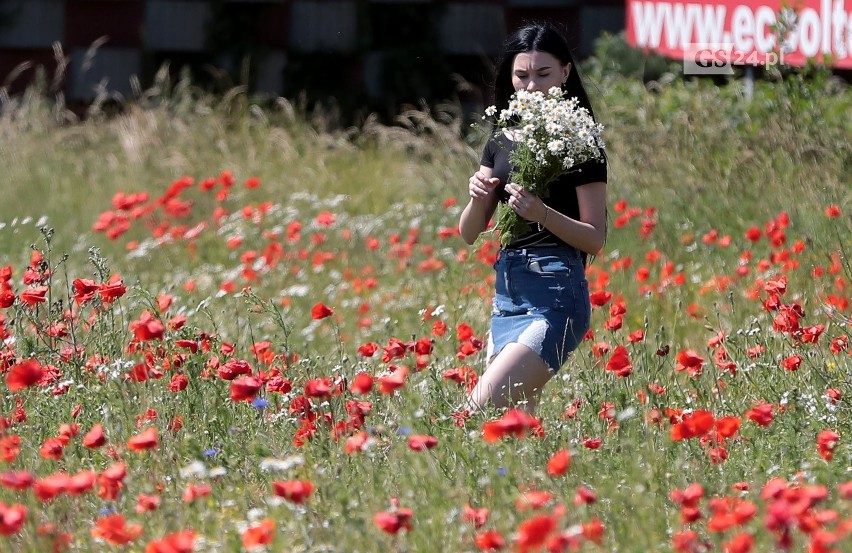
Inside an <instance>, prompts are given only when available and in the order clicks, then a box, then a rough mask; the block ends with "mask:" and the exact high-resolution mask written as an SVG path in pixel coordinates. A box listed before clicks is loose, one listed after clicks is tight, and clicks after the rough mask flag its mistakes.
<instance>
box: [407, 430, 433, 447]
mask: <svg viewBox="0 0 852 553" xmlns="http://www.w3.org/2000/svg"><path fill="white" fill-rule="evenodd" d="M436 445H438V438H435V437H434V436H426V435H424V434H415V435H413V436H411V437H410V438H408V447H409V449H411V450H413V451H426V450H427V449H432V448H433V447H435V446H436Z"/></svg>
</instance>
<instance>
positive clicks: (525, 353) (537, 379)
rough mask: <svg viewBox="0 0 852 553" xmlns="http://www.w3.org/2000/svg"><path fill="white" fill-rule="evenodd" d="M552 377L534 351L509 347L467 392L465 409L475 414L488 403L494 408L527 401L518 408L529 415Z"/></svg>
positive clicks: (533, 410)
mask: <svg viewBox="0 0 852 553" xmlns="http://www.w3.org/2000/svg"><path fill="white" fill-rule="evenodd" d="M552 376H553V375H552V374H551V373H550V370H549V368H548V366H547V364H546V363H545V362H544V361H543V360H542V359H541V357H539V356H538V354H537V353H535V352H534V351H533V350H531V349H529V348H528V347H527V346H525V345H522V344H517V343H512V344H508V345H506V347H504V348H503V350H502V351H501V352H500V353H499V354H498V355H497V357H495V358H494V360H493V361H491V363H490V364H489V365H488V367H487V368H486V369H485V372H484V373H483V374H482V377H481V378H480V379H479V382H478V383H477V384H476V387H475V388H474V389H473V390H472V391H471V392H470V395H469V396H468V398H467V409H469V410H470V412H471V413H475V412H476V411H478V410H480V409H482V408H483V407H484V406H485V405H486V404H487V403H488V402H489V401H490V402H491V404H492V405H494V407H497V408H502V407H507V406H509V405H513V404H516V403H519V402H522V401H526V404H524V405H522V406H521V407H522V408H523V409H524V411H526V412H527V413H529V414H531V415H532V414H534V413H535V408H536V405H537V403H538V397H539V394H540V393H541V389H542V388H543V387H544V385H545V384H547V381H548V380H550V378H551V377H552Z"/></svg>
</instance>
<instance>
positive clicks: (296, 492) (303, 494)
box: [272, 480, 314, 504]
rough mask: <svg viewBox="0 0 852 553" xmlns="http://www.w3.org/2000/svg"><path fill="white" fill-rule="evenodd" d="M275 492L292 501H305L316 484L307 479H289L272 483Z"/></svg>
mask: <svg viewBox="0 0 852 553" xmlns="http://www.w3.org/2000/svg"><path fill="white" fill-rule="evenodd" d="M272 488H273V492H274V493H275V495H277V496H278V497H283V498H284V499H286V500H287V501H290V502H291V503H297V504H299V503H304V502H305V501H306V500H307V499H308V498H309V497H310V496H311V495H312V494H313V493H314V485H313V484H312V483H311V482H309V481H307V480H287V481H276V482H273V483H272Z"/></svg>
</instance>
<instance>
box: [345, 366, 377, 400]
mask: <svg viewBox="0 0 852 553" xmlns="http://www.w3.org/2000/svg"><path fill="white" fill-rule="evenodd" d="M372 389H373V377H372V376H370V374H369V373H366V372H360V373H358V374H357V375H355V378H353V379H352V385H351V386H350V387H349V390H350V391H351V392H352V393H353V394H358V395H362V396H363V395H366V394H369V393H370V391H371V390H372Z"/></svg>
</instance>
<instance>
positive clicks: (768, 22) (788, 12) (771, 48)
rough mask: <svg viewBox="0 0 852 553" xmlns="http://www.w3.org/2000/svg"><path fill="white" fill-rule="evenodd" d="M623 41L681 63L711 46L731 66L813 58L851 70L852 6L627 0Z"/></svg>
mask: <svg viewBox="0 0 852 553" xmlns="http://www.w3.org/2000/svg"><path fill="white" fill-rule="evenodd" d="M850 3H852V0H850ZM627 42H628V43H629V44H630V45H631V46H635V47H637V48H641V49H643V50H651V51H654V52H657V53H659V54H661V55H663V56H666V57H670V58H676V59H684V60H685V59H686V57H687V56H690V55H691V54H690V53H691V52H695V51H697V50H698V51H706V50H701V49H702V48H707V46H706V45H710V47H711V49H712V51H720V50H723V49H724V50H727V51H728V52H729V54H728V59H729V60H730V61H731V62H732V63H734V64H747V63H752V62H753V61H755V60H756V61H757V63H764V62H765V61H766V60H767V59H769V61H770V62H777V61H780V62H781V63H784V64H787V65H795V66H801V65H804V64H805V62H806V61H807V60H808V59H816V60H817V61H821V62H825V63H827V64H828V65H830V66H832V67H836V68H844V69H852V6H850V7H849V8H847V7H846V0H792V1H790V2H782V1H778V2H771V1H760V0H751V1H746V2H730V1H725V0H716V1H715V2H671V1H649V0H642V1H639V0H627ZM696 45H699V46H696ZM767 54H769V56H768V58H767Z"/></svg>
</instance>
